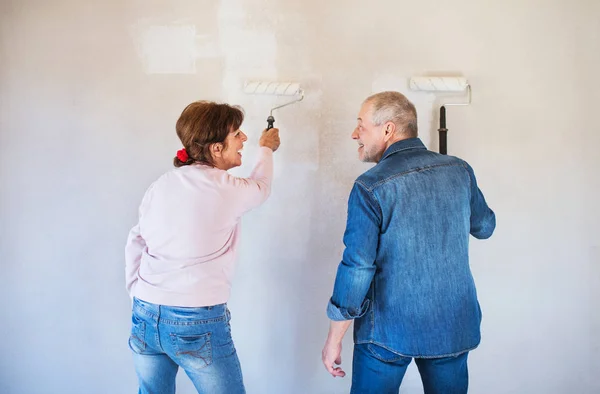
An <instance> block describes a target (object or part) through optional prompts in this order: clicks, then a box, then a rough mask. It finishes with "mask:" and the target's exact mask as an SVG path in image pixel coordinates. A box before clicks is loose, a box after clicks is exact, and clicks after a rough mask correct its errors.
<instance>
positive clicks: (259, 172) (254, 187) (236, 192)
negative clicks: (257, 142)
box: [225, 147, 273, 215]
mask: <svg viewBox="0 0 600 394" xmlns="http://www.w3.org/2000/svg"><path fill="white" fill-rule="evenodd" d="M225 176H226V177H227V183H228V184H229V185H230V186H231V188H230V192H231V198H232V200H233V201H235V205H236V206H237V211H238V212H239V214H240V215H242V214H244V213H246V212H248V211H250V210H252V209H254V208H256V207H258V206H260V205H261V204H262V203H264V202H265V201H266V200H267V198H269V195H270V194H271V182H272V180H273V151H272V150H271V149H269V148H266V147H261V148H260V150H259V154H258V159H257V161H256V165H255V166H254V169H253V170H252V173H251V174H250V176H249V177H248V178H239V177H234V176H232V175H229V174H227V173H226V174H225Z"/></svg>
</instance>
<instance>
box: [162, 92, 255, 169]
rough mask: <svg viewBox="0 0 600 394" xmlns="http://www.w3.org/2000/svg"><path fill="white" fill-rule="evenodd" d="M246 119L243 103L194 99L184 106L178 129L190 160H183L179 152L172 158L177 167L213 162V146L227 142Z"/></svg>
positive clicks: (176, 128) (176, 127)
mask: <svg viewBox="0 0 600 394" xmlns="http://www.w3.org/2000/svg"><path fill="white" fill-rule="evenodd" d="M243 121H244V111H243V110H242V108H241V107H238V106H232V105H229V104H218V103H215V102H212V101H195V102H193V103H191V104H190V105H188V106H187V107H185V109H184V110H183V112H182V113H181V116H179V120H177V124H176V126H175V130H176V131H177V136H178V137H179V139H180V140H181V143H182V144H183V147H184V148H185V150H186V151H187V154H188V160H187V161H181V160H179V158H177V156H176V157H175V158H174V159H173V164H174V165H175V167H181V166H186V165H190V164H193V163H195V162H203V163H207V164H211V165H212V164H213V159H212V156H211V154H210V146H211V145H212V144H216V143H222V144H224V145H225V146H224V148H226V147H227V146H226V143H225V139H226V138H227V135H228V134H229V133H230V132H231V131H232V130H237V129H239V127H240V126H241V125H242V122H243Z"/></svg>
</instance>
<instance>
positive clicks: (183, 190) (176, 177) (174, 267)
mask: <svg viewBox="0 0 600 394" xmlns="http://www.w3.org/2000/svg"><path fill="white" fill-rule="evenodd" d="M272 178H273V151H272V150H271V149H269V148H265V147H261V148H260V153H259V157H258V162H257V164H256V166H255V167H254V170H253V171H252V174H251V175H250V177H249V178H237V177H234V176H232V175H230V174H229V173H228V172H227V171H223V170H219V169H217V168H213V167H209V166H206V165H201V164H195V165H191V166H184V167H180V168H177V169H174V170H171V171H169V172H167V173H166V174H164V175H163V176H161V177H160V178H159V179H158V180H157V181H156V182H154V183H153V184H152V185H151V186H150V187H149V188H148V190H147V191H146V194H145V195H144V198H143V200H142V203H141V205H140V209H139V223H138V224H137V225H136V226H135V227H133V228H132V229H131V231H130V233H129V237H128V239H127V245H126V247H125V263H126V264H125V265H126V268H125V274H126V280H127V291H128V292H129V295H130V296H131V297H134V296H135V297H137V298H139V299H142V300H144V301H148V302H152V303H154V304H160V305H170V306H183V307H200V306H210V305H217V304H222V303H225V302H227V300H228V299H229V294H230V291H231V280H232V277H233V273H234V263H235V260H236V253H237V247H238V244H239V240H240V219H241V217H242V215H243V214H244V213H246V212H248V211H249V210H251V209H253V208H256V207H257V206H259V205H260V204H262V203H263V202H264V201H265V200H266V199H267V198H268V197H269V194H270V192H271V180H272Z"/></svg>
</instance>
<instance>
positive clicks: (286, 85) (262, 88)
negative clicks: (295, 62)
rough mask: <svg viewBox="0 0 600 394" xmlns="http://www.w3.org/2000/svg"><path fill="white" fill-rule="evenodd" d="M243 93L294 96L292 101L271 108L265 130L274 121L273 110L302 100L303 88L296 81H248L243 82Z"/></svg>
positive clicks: (269, 127)
mask: <svg viewBox="0 0 600 394" xmlns="http://www.w3.org/2000/svg"><path fill="white" fill-rule="evenodd" d="M244 93H246V94H261V95H269V96H288V97H295V99H294V100H292V101H289V102H286V103H284V104H281V105H278V106H276V107H273V108H271V112H270V113H269V117H268V118H267V130H268V129H271V128H273V123H275V118H274V117H273V111H275V110H276V109H279V108H283V107H286V106H288V105H291V104H294V103H297V102H298V101H302V99H304V90H302V88H301V87H300V84H299V83H297V82H265V81H248V82H246V83H245V84H244Z"/></svg>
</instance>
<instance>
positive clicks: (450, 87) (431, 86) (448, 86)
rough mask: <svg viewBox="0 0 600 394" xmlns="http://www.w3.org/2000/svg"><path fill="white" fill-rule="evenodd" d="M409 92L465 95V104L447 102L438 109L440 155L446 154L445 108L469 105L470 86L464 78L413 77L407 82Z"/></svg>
mask: <svg viewBox="0 0 600 394" xmlns="http://www.w3.org/2000/svg"><path fill="white" fill-rule="evenodd" d="M409 86H410V89H411V90H415V91H426V92H440V93H462V94H466V95H467V101H465V102H449V103H445V104H443V105H442V106H441V107H440V128H439V129H438V132H439V138H440V153H441V154H444V155H445V154H447V153H448V145H447V139H448V138H447V137H448V129H447V128H446V107H447V106H454V105H469V104H471V85H470V84H469V82H468V81H467V79H466V78H462V77H413V78H411V79H410V81H409Z"/></svg>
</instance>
